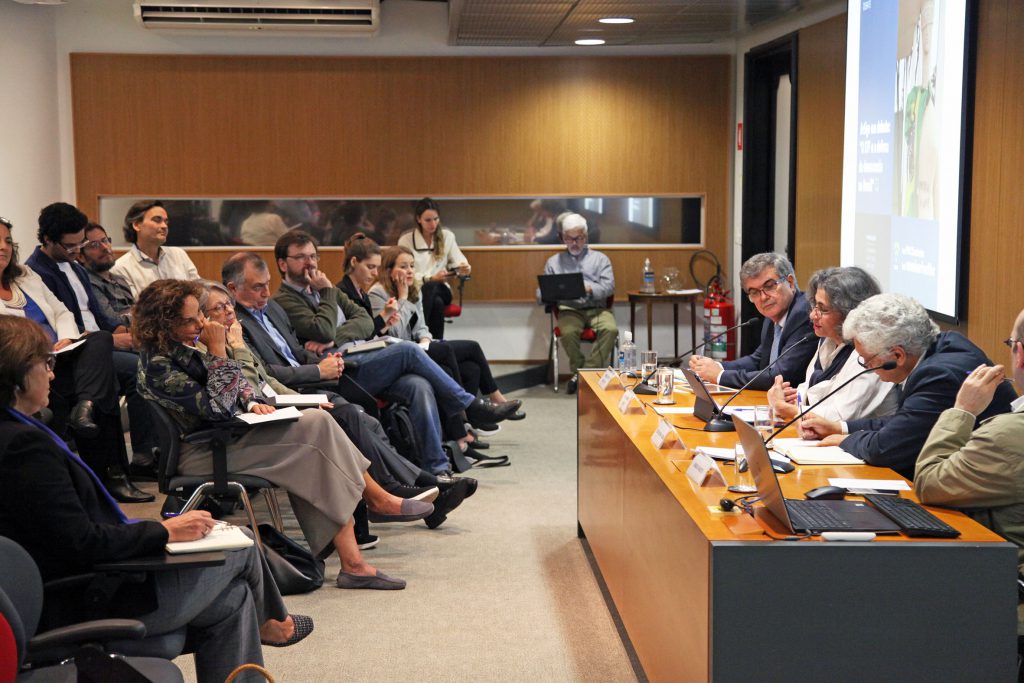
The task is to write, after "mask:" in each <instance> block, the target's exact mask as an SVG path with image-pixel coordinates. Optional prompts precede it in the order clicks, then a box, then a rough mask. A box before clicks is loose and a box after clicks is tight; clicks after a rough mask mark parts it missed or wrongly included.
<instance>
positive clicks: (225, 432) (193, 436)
mask: <svg viewBox="0 0 1024 683" xmlns="http://www.w3.org/2000/svg"><path fill="white" fill-rule="evenodd" d="M251 428H252V425H250V424H248V423H247V422H242V421H241V420H239V421H237V422H226V423H225V424H224V425H222V426H219V427H209V428H207V429H197V430H196V431H194V432H189V433H188V434H185V435H183V436H182V437H181V440H182V441H183V442H185V443H193V444H204V443H210V442H211V441H214V440H215V439H228V440H230V439H231V438H233V437H235V436H236V435H238V434H241V433H242V432H246V431H248V430H249V429H251Z"/></svg>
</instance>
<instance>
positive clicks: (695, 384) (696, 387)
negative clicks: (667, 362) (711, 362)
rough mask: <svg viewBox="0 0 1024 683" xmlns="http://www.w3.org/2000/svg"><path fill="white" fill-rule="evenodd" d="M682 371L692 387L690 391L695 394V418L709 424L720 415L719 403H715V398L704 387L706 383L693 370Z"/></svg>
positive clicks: (683, 369)
mask: <svg viewBox="0 0 1024 683" xmlns="http://www.w3.org/2000/svg"><path fill="white" fill-rule="evenodd" d="M680 369H681V370H682V371H683V377H685V378H686V381H687V383H688V384H689V385H690V391H692V392H693V414H694V416H695V417H699V418H700V419H702V420H704V421H705V422H707V421H708V420H710V419H711V418H713V417H715V416H716V415H718V410H719V408H718V402H717V401H715V397H714V396H712V395H711V392H709V391H708V389H707V387H706V386H704V382H702V381H701V379H700V377H697V375H696V373H694V371H693V370H690V369H688V368H680Z"/></svg>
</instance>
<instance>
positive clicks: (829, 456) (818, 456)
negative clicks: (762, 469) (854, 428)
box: [786, 446, 864, 465]
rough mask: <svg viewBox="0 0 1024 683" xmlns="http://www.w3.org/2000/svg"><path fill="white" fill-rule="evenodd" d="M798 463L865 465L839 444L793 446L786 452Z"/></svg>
mask: <svg viewBox="0 0 1024 683" xmlns="http://www.w3.org/2000/svg"><path fill="white" fill-rule="evenodd" d="M786 455H788V456H789V459H790V460H792V461H793V462H795V463H796V464H797V465H863V464H864V461H863V460H861V459H860V458H858V457H856V456H853V455H850V454H849V453H847V452H846V451H844V450H843V449H842V448H840V447H839V446H793V447H792V448H790V449H789V452H788V453H786Z"/></svg>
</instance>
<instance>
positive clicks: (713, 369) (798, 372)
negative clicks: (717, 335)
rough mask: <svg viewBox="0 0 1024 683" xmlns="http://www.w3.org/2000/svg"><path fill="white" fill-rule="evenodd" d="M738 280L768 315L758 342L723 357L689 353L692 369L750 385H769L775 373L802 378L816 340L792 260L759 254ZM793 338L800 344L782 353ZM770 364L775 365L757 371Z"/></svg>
mask: <svg viewBox="0 0 1024 683" xmlns="http://www.w3.org/2000/svg"><path fill="white" fill-rule="evenodd" d="M740 282H741V283H742V284H743V292H744V293H745V294H746V295H747V298H748V299H750V301H751V302H753V304H754V306H755V307H756V308H757V312H758V313H760V314H761V315H763V316H764V318H765V320H764V323H763V324H762V326H761V344H760V346H758V347H757V350H755V351H754V352H753V353H752V354H750V355H748V356H743V357H742V358H739V359H737V360H727V361H725V362H724V363H719V362H717V361H715V360H713V359H711V358H708V357H706V356H697V355H694V356H691V357H690V369H691V370H693V371H694V372H695V373H697V374H698V375H700V377H701V379H703V380H704V381H705V382H714V383H717V384H723V385H725V386H729V387H737V388H739V387H742V386H744V385H746V384H747V382H751V380H753V381H752V382H751V384H750V387H749V388H750V389H759V390H761V391H765V390H767V389H769V388H770V387H771V386H772V384H774V383H775V379H774V378H775V377H776V376H781V377H782V381H783V382H789V383H790V384H798V383H799V382H800V380H802V379H803V376H804V368H806V367H807V364H808V363H809V362H810V360H811V358H812V357H814V353H815V344H814V343H813V342H814V331H813V330H812V329H811V321H810V316H809V314H810V305H809V304H808V303H807V298H806V297H805V296H804V293H803V292H801V291H800V290H799V289H798V288H797V286H796V275H795V274H794V273H793V265H792V264H791V263H790V262H789V259H788V258H786V257H785V256H783V255H782V254H776V253H772V252H767V253H763V254H755V255H754V256H751V257H750V258H749V259H747V260H746V262H745V263H744V264H743V266H742V267H741V268H740ZM794 344H800V347H799V348H795V349H793V350H792V351H790V352H788V353H786V354H785V355H784V356H782V358H779V356H780V355H781V354H782V353H783V352H785V351H786V350H787V349H788V348H790V347H791V346H793V345H794ZM777 359H778V362H777V363H776V360H777ZM773 364H774V365H773ZM769 365H772V369H771V370H769V371H768V372H765V373H763V374H762V375H761V376H759V377H757V374H758V373H759V372H761V371H762V370H764V369H765V368H767V367H768V366H769ZM755 377H757V379H754V378H755Z"/></svg>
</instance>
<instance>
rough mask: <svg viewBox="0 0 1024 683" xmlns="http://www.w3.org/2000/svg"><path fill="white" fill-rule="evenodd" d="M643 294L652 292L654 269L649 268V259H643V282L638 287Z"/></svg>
mask: <svg viewBox="0 0 1024 683" xmlns="http://www.w3.org/2000/svg"><path fill="white" fill-rule="evenodd" d="M640 291H641V292H642V293H644V294H654V269H653V268H651V259H649V258H645V259H644V284H643V286H642V287H640Z"/></svg>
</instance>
